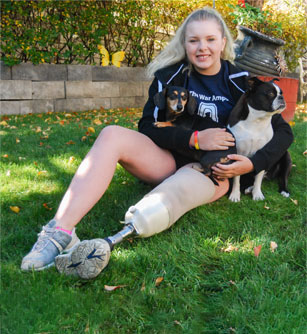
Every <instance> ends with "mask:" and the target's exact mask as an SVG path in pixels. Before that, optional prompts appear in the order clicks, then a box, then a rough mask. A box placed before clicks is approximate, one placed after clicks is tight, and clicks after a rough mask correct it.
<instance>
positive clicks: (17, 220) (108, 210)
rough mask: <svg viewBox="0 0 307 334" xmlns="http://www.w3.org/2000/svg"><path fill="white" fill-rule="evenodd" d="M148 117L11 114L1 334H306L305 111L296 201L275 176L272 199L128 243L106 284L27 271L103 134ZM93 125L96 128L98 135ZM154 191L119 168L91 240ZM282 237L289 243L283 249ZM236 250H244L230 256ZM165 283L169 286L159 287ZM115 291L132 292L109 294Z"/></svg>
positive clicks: (193, 218) (267, 188) (4, 171)
mask: <svg viewBox="0 0 307 334" xmlns="http://www.w3.org/2000/svg"><path fill="white" fill-rule="evenodd" d="M139 116H140V113H139V110H131V109H129V110H113V111H112V110H111V111H104V110H102V111H98V112H82V113H73V114H69V115H67V114H66V115H65V114H47V115H27V116H9V117H3V118H2V120H1V136H2V142H1V143H2V150H1V184H2V188H1V190H2V195H1V204H2V214H1V239H2V241H1V268H2V269H1V301H0V307H1V309H0V310H1V316H2V321H1V330H2V331H1V333H3V334H7V333H9V334H19V333H20V334H28V333H29V334H34V333H35V334H36V333H37V334H38V333H40V334H43V333H44V334H47V333H48V334H49V333H50V334H51V333H53V334H54V333H56V334H72V333H74V334H77V333H78V334H79V333H80V334H81V333H89V334H94V333H96V334H97V333H103V334H119V333H120V334H128V333H132V334H135V333H142V334H143V333H150V334H154V333H159V334H176V333H185V334H187V333H191V334H199V333H201V334H202V333H204V334H207V333H208V334H253V333H257V334H275V333H276V334H281V333H285V334H289V333H290V334H303V333H306V325H305V324H306V311H305V309H306V308H305V306H306V305H305V304H306V299H305V297H304V290H305V286H306V284H305V283H306V276H305V274H304V271H305V261H306V254H305V250H306V244H305V224H306V206H305V205H306V157H305V156H304V155H303V152H304V151H305V149H306V146H305V145H306V144H305V143H306V123H304V121H303V117H302V116H300V117H297V119H296V124H295V125H294V127H293V130H294V132H295V138H296V139H295V142H294V143H293V145H292V146H291V149H290V151H291V155H292V159H293V163H294V164H295V167H293V170H292V173H291V176H290V180H289V188H290V191H291V198H288V199H287V198H283V197H282V196H280V195H279V194H278V192H277V184H276V183H275V182H268V181H265V182H264V184H263V190H264V194H265V196H266V199H265V201H263V202H254V201H252V200H251V198H250V197H249V196H242V200H241V202H240V203H231V202H230V201H228V199H227V198H226V197H224V198H222V199H221V200H219V201H217V202H216V203H212V204H210V205H206V206H203V207H199V208H197V209H195V210H192V211H191V212H189V213H187V214H186V215H184V216H183V217H182V218H181V219H180V220H179V221H178V222H177V223H176V224H175V225H174V226H173V227H172V228H171V229H169V230H167V231H165V232H163V233H161V234H159V235H156V236H153V237H151V238H148V239H137V240H130V241H129V240H126V241H124V242H123V243H121V244H119V245H118V246H116V248H115V250H114V251H113V252H112V255H111V260H110V263H109V265H108V267H107V268H106V269H105V270H104V272H103V273H102V274H101V275H100V276H98V277H97V278H96V279H95V280H91V281H83V280H79V279H76V278H71V277H66V276H63V275H60V274H59V273H57V271H56V269H55V268H51V269H49V270H47V271H44V272H30V273H23V272H21V271H20V269H19V267H20V263H21V259H22V257H23V256H24V255H25V254H26V253H27V252H28V251H29V249H30V248H31V246H32V244H33V243H34V242H35V240H36V234H37V233H38V232H39V230H40V226H41V225H42V224H44V223H45V222H47V221H48V220H49V219H51V218H52V217H53V215H54V213H55V210H56V208H57V205H58V203H59V201H60V200H61V197H62V195H63V193H64V191H65V189H66V188H67V186H68V185H69V183H70V180H71V178H72V176H73V174H74V172H75V170H76V168H77V166H78V164H79V163H80V162H81V160H82V158H83V157H84V155H85V154H86V152H87V151H88V150H89V148H90V147H91V145H92V143H93V141H94V139H95V137H96V136H97V135H98V133H99V131H100V130H101V128H102V127H103V126H104V125H106V124H112V123H116V124H120V125H124V126H127V127H131V128H135V125H136V120H137V118H138V117H139ZM95 119H99V120H100V121H101V122H102V124H101V125H97V124H95V123H94V122H93V121H94V120H95ZM5 122H6V123H7V124H6V123H5ZM88 127H93V128H94V129H95V133H92V132H89V133H87V134H86V132H87V131H88ZM82 137H85V138H83V140H81V138H82ZM16 139H17V141H16ZM18 140H19V142H18ZM70 141H73V142H74V144H73V143H71V142H70ZM67 143H70V144H67ZM70 157H74V160H73V159H70ZM72 160H73V161H72ZM42 171H45V172H44V173H40V172H42ZM102 177H103V175H102ZM150 189H151V188H150V187H149V186H148V185H145V184H143V183H141V182H139V181H138V180H137V179H135V178H134V177H132V176H131V175H129V174H128V173H126V172H125V171H124V170H123V169H122V168H120V167H118V168H117V170H116V174H115V177H114V180H113V182H112V183H111V186H110V188H109V189H108V191H107V192H106V194H105V196H104V197H103V198H102V199H101V201H100V202H99V203H98V204H97V205H96V206H95V207H94V208H93V210H92V211H91V212H90V213H89V214H88V215H87V216H86V217H84V219H83V220H82V222H81V223H80V224H79V225H78V235H79V237H80V238H81V239H90V238H95V237H106V236H108V235H111V234H113V233H116V232H117V231H118V230H119V229H120V228H121V225H120V223H119V222H120V221H121V220H123V219H124V215H125V212H126V210H127V209H128V207H129V206H130V205H132V204H134V203H136V202H137V201H138V200H139V199H141V198H142V196H143V195H144V194H146V193H147V192H148V191H149V190H150ZM10 206H17V207H19V208H20V212H19V213H15V212H13V211H12V210H11V209H10ZM271 241H275V242H276V243H277V244H278V248H277V250H276V251H275V252H271V250H270V242H271ZM230 245H232V246H233V247H236V249H235V250H233V251H231V252H226V251H225V250H226V249H227V247H228V246H230ZM258 245H262V250H261V253H260V255H259V257H256V256H255V255H254V251H253V249H254V247H255V246H258ZM158 277H163V278H164V280H163V281H162V283H161V284H160V285H159V286H156V285H155V281H156V279H157V278H158ZM104 285H126V287H123V288H121V289H118V290H116V291H113V292H108V291H105V289H104Z"/></svg>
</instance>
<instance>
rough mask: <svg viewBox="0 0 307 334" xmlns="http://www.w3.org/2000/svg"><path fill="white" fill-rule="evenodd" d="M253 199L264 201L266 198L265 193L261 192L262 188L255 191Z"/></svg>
mask: <svg viewBox="0 0 307 334" xmlns="http://www.w3.org/2000/svg"><path fill="white" fill-rule="evenodd" d="M253 200H254V201H263V200H264V195H263V193H262V192H261V190H258V191H253Z"/></svg>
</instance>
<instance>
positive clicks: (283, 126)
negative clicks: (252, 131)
mask: <svg viewBox="0 0 307 334" xmlns="http://www.w3.org/2000/svg"><path fill="white" fill-rule="evenodd" d="M272 127H273V131H274V135H273V138H272V139H271V140H270V141H269V142H268V143H267V144H266V145H265V146H264V147H263V148H262V149H260V150H258V151H257V152H256V153H255V154H254V155H253V156H252V157H251V158H247V157H244V156H242V155H237V154H235V155H230V156H229V158H230V159H232V160H235V162H234V163H232V164H230V165H222V164H217V166H216V167H213V168H212V169H213V174H214V175H216V176H218V177H220V178H231V177H234V176H236V175H243V174H246V173H249V172H252V171H254V172H255V174H258V173H259V172H260V171H262V170H269V169H270V168H271V167H272V166H273V165H274V164H275V163H276V162H277V161H278V160H279V159H280V158H281V157H282V155H283V154H284V153H285V152H286V150H287V149H288V148H289V146H290V145H291V143H292V142H293V133H292V130H291V128H290V126H289V124H288V123H286V122H285V121H284V120H283V118H282V116H281V115H275V116H273V118H272Z"/></svg>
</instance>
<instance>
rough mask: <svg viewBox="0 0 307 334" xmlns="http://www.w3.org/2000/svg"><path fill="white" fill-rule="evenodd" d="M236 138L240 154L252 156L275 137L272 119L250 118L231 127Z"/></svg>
mask: <svg viewBox="0 0 307 334" xmlns="http://www.w3.org/2000/svg"><path fill="white" fill-rule="evenodd" d="M230 131H231V132H232V133H233V134H234V136H235V138H236V146H237V151H238V154H240V155H244V156H247V157H251V156H252V155H254V154H255V153H256V152H257V151H258V150H259V149H261V148H262V147H263V146H264V145H265V144H267V143H268V142H269V141H270V140H271V139H272V137H273V128H272V125H271V119H266V120H253V121H250V120H249V119H248V118H247V119H246V120H245V121H240V122H239V123H237V124H235V125H234V126H233V127H231V128H230Z"/></svg>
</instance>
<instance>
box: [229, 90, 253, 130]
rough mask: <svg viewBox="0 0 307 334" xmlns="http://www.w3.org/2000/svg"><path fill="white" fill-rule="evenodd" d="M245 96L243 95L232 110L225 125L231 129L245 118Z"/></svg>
mask: <svg viewBox="0 0 307 334" xmlns="http://www.w3.org/2000/svg"><path fill="white" fill-rule="evenodd" d="M246 98H247V97H246V94H243V95H242V96H241V97H240V99H239V101H238V102H237V104H236V105H235V106H234V108H233V109H232V111H231V113H230V115H229V118H228V121H227V124H228V125H229V126H230V127H232V126H234V125H236V124H237V123H238V122H240V121H243V120H245V119H246V118H247V116H248V113H249V110H248V106H247V101H246Z"/></svg>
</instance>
